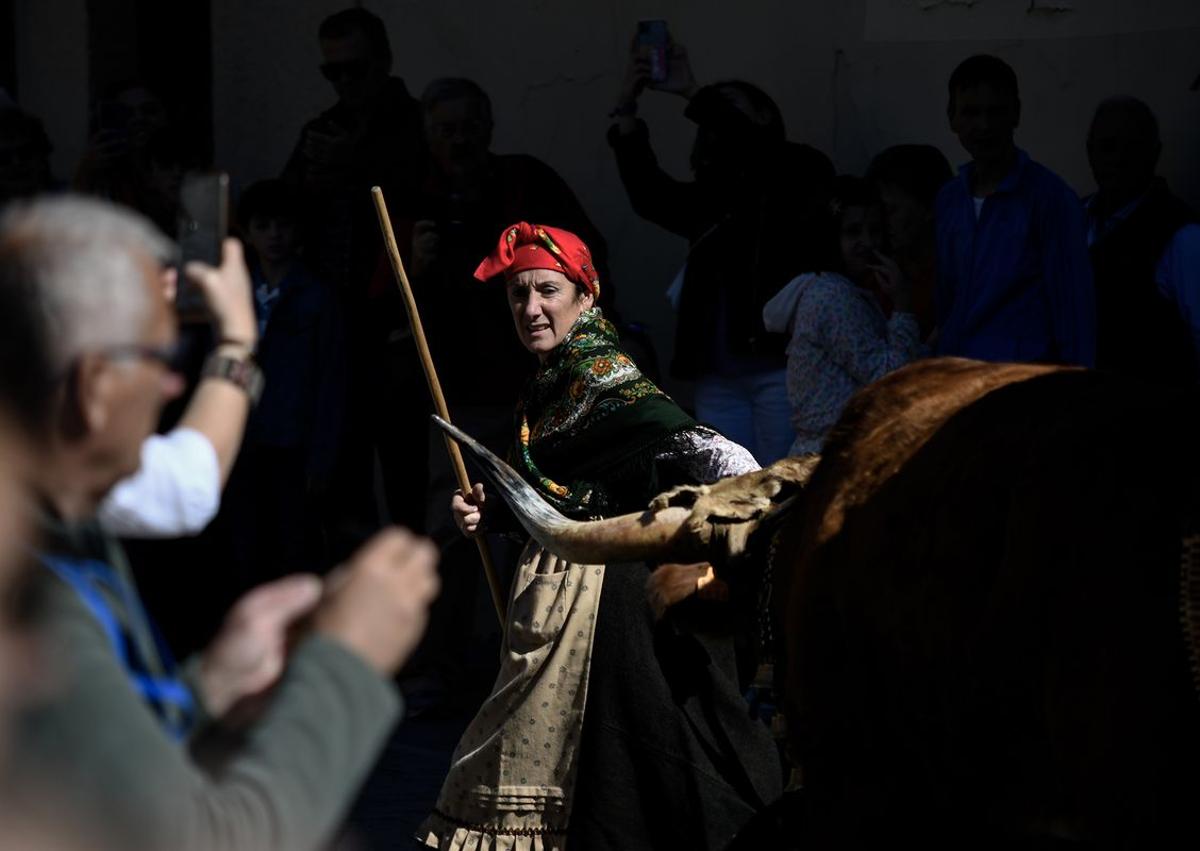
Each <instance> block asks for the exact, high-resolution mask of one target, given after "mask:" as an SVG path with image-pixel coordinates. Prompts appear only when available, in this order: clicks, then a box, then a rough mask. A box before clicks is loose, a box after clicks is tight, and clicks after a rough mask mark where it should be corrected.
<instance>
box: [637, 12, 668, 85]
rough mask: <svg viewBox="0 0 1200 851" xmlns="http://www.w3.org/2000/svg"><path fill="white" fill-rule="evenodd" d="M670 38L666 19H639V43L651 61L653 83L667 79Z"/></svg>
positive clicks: (651, 79)
mask: <svg viewBox="0 0 1200 851" xmlns="http://www.w3.org/2000/svg"><path fill="white" fill-rule="evenodd" d="M669 40H670V37H669V35H668V33H667V22H666V21H663V20H653V21H638V27H637V43H638V46H639V47H640V48H641V49H642V50H643V51H644V52H645V54H646V58H647V59H648V60H649V62H650V82H652V83H662V82H665V81H666V79H667V73H668V68H667V45H668V42H669Z"/></svg>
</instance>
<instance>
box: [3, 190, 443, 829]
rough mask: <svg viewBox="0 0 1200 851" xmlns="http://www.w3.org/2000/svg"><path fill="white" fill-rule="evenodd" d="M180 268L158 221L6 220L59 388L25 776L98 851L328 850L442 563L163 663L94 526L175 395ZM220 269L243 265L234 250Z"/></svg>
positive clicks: (43, 483)
mask: <svg viewBox="0 0 1200 851" xmlns="http://www.w3.org/2000/svg"><path fill="white" fill-rule="evenodd" d="M173 249H174V246H172V245H171V244H170V243H169V242H168V241H167V240H166V239H165V238H164V237H162V236H161V235H160V234H159V233H158V232H157V231H156V230H155V228H154V226H153V225H152V224H151V223H150V222H149V221H147V220H146V219H144V218H142V217H140V216H138V215H137V214H135V213H132V212H130V211H124V210H121V209H119V208H116V207H114V206H111V205H108V204H105V203H103V202H99V201H95V200H89V199H84V198H80V197H72V196H60V197H55V198H44V199H40V200H35V201H33V202H30V203H27V204H19V205H13V206H12V207H10V208H8V210H7V211H6V213H5V214H4V216H3V217H2V218H0V286H4V287H6V288H9V290H10V291H15V292H18V293H22V294H25V297H27V298H28V299H30V300H31V301H32V302H34V303H35V305H34V309H33V310H32V311H31V313H32V315H35V316H38V317H40V318H41V320H42V323H43V324H44V328H39V329H38V331H39V332H40V333H39V335H38V339H41V340H45V341H46V343H45V348H46V349H48V351H47V353H46V355H47V358H48V360H49V361H50V363H51V364H52V366H53V370H54V374H55V375H56V379H55V380H54V381H52V382H46V383H45V386H44V389H43V394H42V398H44V399H45V404H46V407H47V408H48V409H49V410H48V414H47V415H46V416H45V418H44V419H45V426H44V428H43V429H42V431H43V438H44V440H43V441H42V443H41V445H39V446H37V447H36V449H35V451H34V454H35V455H36V459H35V462H36V463H34V464H33V465H32V467H33V472H32V474H31V479H32V481H31V483H30V484H31V490H32V493H33V495H34V496H35V497H36V499H37V503H38V505H39V506H40V515H41V516H40V525H41V535H40V541H39V542H38V544H37V545H36V551H35V552H34V553H33V556H34V558H36V560H37V562H38V569H37V570H35V572H34V576H35V579H36V582H37V584H38V589H37V590H38V592H39V593H38V594H37V595H36V596H35V599H38V600H40V601H42V605H41V607H40V609H39V611H38V613H37V616H36V620H37V622H38V626H39V627H40V634H41V636H42V639H43V641H44V645H43V648H42V649H43V654H44V655H43V658H44V659H46V660H47V661H48V663H50V664H51V665H52V666H53V671H52V681H53V683H54V692H53V694H51V695H49V696H47V697H44V698H43V699H42V700H41V701H40V703H39V704H38V705H37V706H35V707H33V708H32V709H31V710H30V711H29V712H28V713H27V715H26V716H25V717H24V718H23V719H22V722H21V725H20V727H19V729H18V731H17V735H16V736H14V742H15V743H16V744H15V745H14V747H15V749H16V750H17V754H16V759H17V760H18V762H17V765H18V766H19V767H20V770H21V771H23V772H24V773H23V774H21V775H20V776H22V777H23V778H25V777H28V778H29V779H30V780H31V781H32V782H33V785H35V786H36V785H37V784H38V783H40V784H41V786H42V787H44V788H47V789H52V790H54V792H55V794H56V795H60V796H61V799H62V800H63V801H64V802H65V803H67V804H68V806H64V807H63V808H62V812H63V813H64V816H63V817H64V819H79V820H83V819H85V818H87V817H90V818H91V824H90V827H91V830H90V832H89V834H88V835H89V839H91V840H92V842H91V847H100V848H104V847H114V848H139V849H167V848H171V849H185V851H187V850H189V849H195V851H201V849H204V851H209V850H210V849H214V848H222V849H228V850H229V851H243V849H244V851H258V849H316V848H319V847H324V845H325V843H326V841H327V840H328V839H329V838H330V836H331V834H332V832H333V830H334V829H335V828H336V826H337V822H338V820H339V819H340V818H341V816H342V814H343V813H344V811H345V808H346V807H347V805H348V804H349V802H350V799H351V797H352V795H353V794H354V792H355V791H356V789H357V787H358V785H359V784H360V783H361V781H362V779H363V777H364V776H365V774H366V773H367V771H368V769H369V768H370V766H371V764H372V763H373V762H374V760H375V759H376V757H377V756H378V753H379V751H380V749H381V748H382V746H383V744H384V742H385V739H386V736H387V733H388V731H389V729H390V727H391V726H392V724H393V723H394V722H395V720H396V718H397V717H398V714H399V710H400V702H399V697H398V695H397V694H396V692H395V689H394V686H393V684H392V683H391V681H390V678H391V676H392V674H393V673H394V672H395V670H396V669H397V668H398V667H399V665H400V664H401V663H402V662H403V661H404V660H405V659H406V658H407V657H408V655H409V654H410V653H411V651H412V649H413V647H414V646H415V645H416V643H417V641H418V640H419V638H420V636H421V633H422V632H423V630H424V625H425V621H426V617H427V615H426V611H427V608H428V604H429V602H430V600H431V599H432V597H433V596H434V595H436V592H437V576H436V573H435V571H434V564H435V562H436V550H435V549H434V548H433V546H432V545H431V544H430V543H429V542H428V541H424V540H421V539H418V538H416V537H414V536H413V535H411V534H409V533H407V532H404V531H402V530H388V531H384V532H381V533H380V534H379V535H377V536H376V537H375V538H373V539H372V540H371V541H370V542H368V543H367V545H366V546H365V547H364V548H363V549H362V550H360V551H359V552H358V553H356V554H355V555H354V556H353V557H352V558H351V559H350V560H349V561H348V562H347V563H346V565H344V566H343V567H342V568H340V569H339V570H338V572H337V573H336V575H334V576H331V577H330V579H329V581H328V582H327V583H323V582H322V581H321V580H320V579H318V578H317V577H315V576H306V575H293V576H290V577H286V578H284V579H282V580H279V581H277V582H273V583H270V584H268V585H264V586H261V587H259V588H257V589H255V590H253V591H251V592H250V593H249V594H248V595H246V596H245V597H243V598H242V599H241V600H240V601H239V602H238V603H236V604H235V605H234V607H233V608H232V609H231V611H230V613H229V616H228V617H227V619H226V622H225V624H224V626H223V627H222V628H221V630H220V631H219V632H218V634H217V636H216V638H215V639H214V640H213V641H212V643H211V644H210V645H209V646H208V647H207V648H206V649H205V650H204V651H203V652H202V653H201V654H200V655H199V656H198V657H197V658H196V659H195V660H193V661H192V662H191V663H189V664H187V665H176V664H175V663H174V662H173V661H172V659H171V658H170V653H169V651H168V650H167V648H166V647H165V645H164V644H163V642H162V641H161V640H160V639H159V637H158V634H157V631H156V630H155V629H154V625H153V621H152V619H151V618H150V616H149V614H148V613H147V612H146V611H145V609H144V607H143V606H142V602H141V599H140V597H139V594H138V591H137V588H136V586H135V584H134V581H133V578H132V576H131V574H130V571H129V569H128V565H127V563H126V560H125V558H124V553H123V551H122V549H121V547H120V545H119V544H118V543H117V542H116V541H115V540H114V539H113V538H112V537H111V536H110V535H108V534H107V533H106V532H105V531H104V529H103V528H102V527H101V526H100V525H99V524H98V523H97V522H96V521H95V513H96V510H97V508H98V506H99V504H100V503H101V502H102V500H103V499H104V497H105V495H106V494H107V493H108V492H109V491H110V490H111V489H112V487H113V486H114V485H115V484H116V483H117V482H118V481H120V480H122V479H124V478H126V477H128V476H129V475H131V474H132V473H134V472H135V471H136V470H137V469H138V464H139V455H140V452H141V447H142V444H143V442H144V441H145V439H146V437H147V436H148V435H149V434H150V432H151V431H152V430H153V428H154V426H155V424H156V423H157V421H158V417H159V414H160V412H161V409H162V406H163V404H164V403H165V402H166V401H168V400H169V399H171V398H173V397H175V396H176V395H178V394H179V393H180V391H181V390H182V379H181V378H180V376H179V375H178V374H177V373H176V372H174V370H173V363H174V360H173V347H174V345H175V341H176V333H177V332H176V323H175V318H174V316H173V315H172V311H171V309H170V306H169V302H168V300H167V299H166V298H164V293H163V275H164V267H165V262H166V260H167V258H168V256H169V255H171V254H172V253H173ZM226 260H227V262H235V263H240V262H241V260H240V254H239V253H238V252H237V250H236V248H235V247H234V245H233V244H232V243H227V244H226ZM208 271H209V272H210V273H211V274H220V272H221V271H222V270H208ZM224 271H228V270H224ZM31 356H32V354H31ZM227 378H228V379H229V383H230V384H231V385H232V384H235V383H237V382H238V381H239V379H238V378H237V377H236V376H234V375H229V376H227ZM238 392H241V391H238ZM160 567H161V569H162V570H169V569H170V565H168V564H164V565H161V566H160ZM214 567H216V566H215V565H214ZM218 725H220V726H218ZM231 728H232V729H236V732H237V734H238V735H237V737H236V738H233V739H231V738H229V737H228V733H229V730H230V729H231ZM218 733H219V734H220V735H219V741H218V742H217V744H219V745H220V746H221V747H220V749H219V750H217V751H214V750H213V749H212V748H211V747H210V748H207V749H206V748H205V745H206V744H208V745H212V744H214V740H213V737H214V736H218Z"/></svg>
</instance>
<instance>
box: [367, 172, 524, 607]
mask: <svg viewBox="0 0 1200 851" xmlns="http://www.w3.org/2000/svg"><path fill="white" fill-rule="evenodd" d="M371 197H372V198H373V199H374V201H375V212H376V213H377V214H378V215H379V227H380V229H381V230H382V231H383V242H384V245H385V246H386V247H387V253H388V257H389V258H391V261H392V271H393V272H394V273H395V275H396V285H397V286H398V287H399V288H400V294H401V295H402V296H403V297H404V309H405V311H406V312H407V313H408V323H409V326H410V327H411V328H412V334H413V339H414V340H416V341H417V351H418V352H419V353H420V355H421V367H422V368H423V369H424V370H425V380H426V381H427V382H428V383H429V393H430V395H431V396H433V405H434V408H436V409H437V415H438V416H439V417H441V418H442V419H444V420H446V421H449V420H450V412H449V411H448V410H447V409H446V397H445V396H443V395H442V385H441V382H439V381H438V377H437V370H436V369H435V368H434V366H433V358H432V357H431V356H430V354H429V344H428V343H427V342H426V340H425V329H424V328H423V327H422V326H421V314H420V313H419V312H418V311H417V301H416V299H415V298H413V292H412V287H411V286H410V285H409V283H408V275H407V274H406V273H405V271H404V263H403V261H401V259H400V248H399V247H398V246H397V245H396V234H395V233H394V232H393V231H392V220H391V217H390V216H389V215H388V210H387V204H386V203H385V202H384V200H383V190H381V189H380V188H379V187H378V186H372V187H371ZM442 437H443V438H444V439H445V441H446V451H447V452H449V453H450V463H451V465H452V466H453V467H454V473H455V476H456V477H457V478H458V486H459V487H460V488H461V489H462V492H463V493H464V494H469V493H470V492H471V480H470V478H468V477H467V468H466V465H464V464H463V457H462V453H461V452H460V451H459V449H458V443H457V442H456V441H455V440H454V439H453V438H451V437H450V436H449V435H448V434H445V433H443V434H442ZM475 543H476V545H477V546H478V547H479V558H480V559H481V560H482V561H483V573H484V575H485V576H486V577H487V583H488V588H489V589H491V592H492V603H493V604H494V605H495V606H496V617H497V618H499V620H500V627H501V630H502V631H503V628H504V598H503V596H502V595H501V593H500V582H499V580H498V579H497V578H496V568H495V566H494V565H493V564H492V555H491V553H490V552H489V551H488V547H487V541H485V540H484V538H483V537H482V536H479V537H477V538H476V539H475Z"/></svg>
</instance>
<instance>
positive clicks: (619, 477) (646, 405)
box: [513, 307, 696, 518]
mask: <svg viewBox="0 0 1200 851" xmlns="http://www.w3.org/2000/svg"><path fill="white" fill-rule="evenodd" d="M695 424H696V423H695V421H694V420H693V419H692V418H691V417H689V416H688V415H687V414H686V413H684V411H683V410H682V409H681V408H680V407H679V406H678V405H676V404H675V403H674V402H673V401H671V399H670V398H669V397H668V396H667V395H666V394H665V393H663V392H662V391H661V390H659V389H658V387H656V386H655V384H654V382H652V381H650V380H649V379H648V378H646V377H645V376H644V375H642V373H641V371H640V370H639V369H638V368H637V365H636V364H634V362H633V360H632V359H631V358H630V357H629V356H628V355H626V354H625V353H624V352H623V351H621V349H620V346H619V343H618V338H617V331H616V329H615V328H614V327H613V325H612V323H611V322H609V321H608V320H607V319H605V318H604V316H603V314H602V313H601V312H600V308H598V307H593V308H591V309H590V310H586V311H584V312H583V313H582V314H581V315H580V317H579V319H578V320H577V321H576V322H575V324H574V325H573V326H572V327H571V330H570V331H568V332H567V335H566V336H565V337H564V338H563V340H562V342H561V343H559V345H558V347H557V348H556V349H554V351H553V352H551V353H550V356H549V358H547V359H546V362H545V363H544V364H543V365H542V366H541V368H540V369H539V370H538V371H537V373H535V374H534V376H533V377H532V378H531V379H530V381H529V383H528V384H527V385H526V387H525V391H524V392H523V393H522V395H521V401H520V403H519V405H518V407H517V415H516V440H515V446H514V450H513V459H514V461H515V462H516V467H517V469H518V470H519V471H520V473H521V474H522V476H524V478H525V480H526V481H528V482H529V483H530V484H531V485H533V486H534V487H535V488H537V490H538V492H539V493H540V494H541V495H542V496H543V497H544V498H545V499H546V500H547V501H548V502H549V503H550V504H551V505H553V506H555V507H556V508H558V509H559V510H560V511H562V512H563V513H564V514H567V515H568V516H573V517H576V518H583V517H603V516H607V515H609V514H613V513H618V512H621V511H630V510H636V509H637V508H639V507H644V506H645V500H647V499H649V498H650V497H652V496H653V495H654V494H655V493H657V492H658V482H657V475H656V471H655V468H654V455H655V450H656V449H657V447H658V446H659V444H661V443H662V441H663V440H664V439H665V438H667V437H670V436H671V435H673V434H676V433H678V432H680V431H683V430H686V429H688V428H691V427H693V426H695Z"/></svg>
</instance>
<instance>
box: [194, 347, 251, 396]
mask: <svg viewBox="0 0 1200 851" xmlns="http://www.w3.org/2000/svg"><path fill="white" fill-rule="evenodd" d="M200 376H201V378H223V379H225V380H226V381H230V382H232V383H234V384H236V385H237V386H238V387H240V388H242V390H243V391H245V393H246V395H247V396H248V397H250V404H251V405H257V404H258V399H259V397H260V396H262V391H263V385H264V384H265V383H266V382H265V380H264V379H263V374H262V370H261V369H259V368H258V364H257V363H255V362H254V357H253V356H252V355H250V354H249V353H247V354H246V355H244V356H242V357H231V356H229V355H223V354H220V353H219V352H213V353H212V354H211V355H209V356H208V359H207V360H206V361H205V362H204V370H203V371H202V372H201V374H200Z"/></svg>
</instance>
